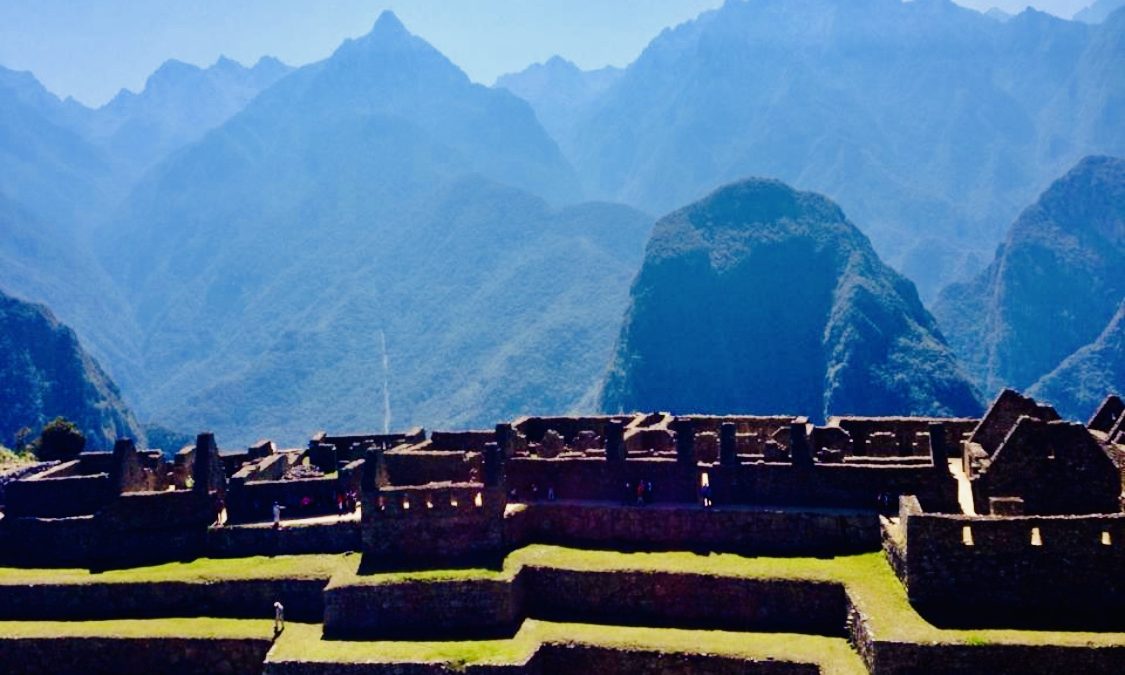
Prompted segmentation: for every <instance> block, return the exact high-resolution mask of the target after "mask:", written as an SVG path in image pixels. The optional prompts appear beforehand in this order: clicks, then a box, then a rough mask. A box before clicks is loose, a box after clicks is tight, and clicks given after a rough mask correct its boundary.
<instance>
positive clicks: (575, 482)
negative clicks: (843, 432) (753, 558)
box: [505, 457, 959, 512]
mask: <svg viewBox="0 0 1125 675" xmlns="http://www.w3.org/2000/svg"><path fill="white" fill-rule="evenodd" d="M505 471H506V474H507V483H506V484H507V487H508V488H509V489H515V490H516V494H517V498H518V499H526V498H527V497H528V496H529V495H530V494H531V493H532V487H533V486H535V487H537V488H538V491H539V494H541V495H544V494H545V493H546V491H547V489H548V488H554V490H555V493H556V495H558V497H559V498H560V499H577V500H595V501H624V500H625V499H626V487H625V486H626V483H629V484H631V485H636V483H637V481H638V480H644V481H647V482H651V483H652V484H653V488H654V499H655V501H657V502H674V503H694V502H696V501H697V500H698V499H699V486H700V483H701V477H702V474H703V473H707V475H708V480H709V483H710V485H711V492H712V497H713V499H714V501H715V503H716V504H720V505H722V504H751V505H756V504H765V505H775V506H803V507H808V506H812V507H816V506H823V507H837V508H875V507H876V506H877V505H878V501H879V495H881V494H884V493H887V494H891V495H893V496H898V495H904V494H910V495H916V496H917V497H918V499H919V500H920V501H921V502H922V504H923V505H925V506H926V508H927V510H930V511H943V512H944V511H956V510H959V509H958V508H957V484H956V481H955V480H954V479H953V477H952V476H951V475H949V472H948V471H944V472H939V471H935V470H934V468H933V467H932V466H930V465H928V464H927V465H918V464H917V463H908V464H897V465H894V464H883V463H877V464H858V463H848V464H817V465H815V466H813V467H810V468H804V467H799V466H794V465H792V464H789V463H767V462H754V463H748V464H742V465H740V466H737V467H724V466H718V465H712V466H707V465H696V464H694V463H693V464H688V465H684V464H681V463H678V462H676V461H675V460H674V459H630V460H629V461H626V462H623V463H619V464H614V463H610V462H606V461H605V460H604V459H594V458H556V459H540V458H529V457H517V458H513V459H511V460H509V461H508V462H506V464H505Z"/></svg>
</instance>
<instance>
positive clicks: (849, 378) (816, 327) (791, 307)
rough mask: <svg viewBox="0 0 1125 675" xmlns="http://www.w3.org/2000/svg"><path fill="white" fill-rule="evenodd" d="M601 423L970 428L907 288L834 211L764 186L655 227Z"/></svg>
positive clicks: (718, 195)
mask: <svg viewBox="0 0 1125 675" xmlns="http://www.w3.org/2000/svg"><path fill="white" fill-rule="evenodd" d="M600 405H601V407H602V409H603V410H606V411H610V412H614V411H618V410H637V409H639V410H657V409H658V410H671V411H672V412H678V413H688V412H698V413H706V412H714V413H759V414H767V413H778V412H787V413H795V414H808V415H810V416H811V417H814V418H819V419H824V418H825V417H826V416H827V415H829V414H939V415H972V414H976V413H978V412H979V411H980V403H979V401H978V400H977V395H976V392H975V391H974V390H973V388H972V386H971V385H970V384H969V383H968V382H967V380H966V379H965V378H964V376H963V375H962V374H961V371H960V368H959V367H958V365H957V363H956V361H955V359H954V357H953V355H952V353H951V351H950V350H949V348H948V347H947V346H946V344H945V342H944V340H943V339H942V337H941V334H940V332H939V331H938V329H937V326H936V323H935V322H934V320H933V318H932V317H931V316H930V315H929V313H928V312H927V311H926V310H925V308H924V307H923V306H922V304H921V302H920V301H919V299H918V295H917V292H916V291H915V289H914V286H913V284H911V283H910V282H909V281H908V280H906V279H904V278H903V277H901V276H900V275H898V274H897V273H896V272H894V271H893V270H891V269H890V268H889V267H887V266H886V265H884V264H883V263H882V262H881V261H880V260H879V258H878V256H877V255H876V254H875V252H874V250H873V249H872V248H871V244H870V242H869V241H868V240H867V238H866V237H864V236H863V234H861V233H860V232H859V230H858V229H856V227H855V226H854V225H852V223H851V222H850V221H848V220H847V218H846V217H845V216H844V214H843V212H842V211H841V210H840V208H839V207H838V206H836V205H835V204H833V203H832V202H831V201H829V200H828V199H825V198H824V197H822V196H820V195H816V194H813V193H808V192H796V191H794V190H793V189H791V188H789V187H788V186H786V185H784V184H782V183H780V182H778V181H770V180H751V181H745V182H741V183H736V184H733V185H730V186H727V187H724V188H721V189H719V190H717V191H716V192H714V193H712V194H711V195H710V196H708V197H707V198H706V199H704V200H702V201H700V202H697V203H695V204H692V205H689V206H687V207H684V208H683V209H680V210H678V211H676V212H674V213H672V214H670V215H668V216H666V217H665V218H663V219H662V220H660V221H659V222H658V223H657V225H656V228H655V230H654V232H653V235H652V238H651V239H650V241H649V244H648V247H647V249H646V253H645V261H644V263H643V265H642V267H641V271H640V273H639V275H638V276H637V279H636V281H635V282H634V284H633V288H632V290H631V305H630V307H629V310H628V313H627V314H626V318H625V323H624V326H623V327H622V330H621V334H620V337H619V338H618V344H617V348H616V356H615V358H614V361H613V362H612V364H611V367H610V371H609V375H608V376H607V379H606V382H605V385H604V388H603V391H602V394H601V401H600Z"/></svg>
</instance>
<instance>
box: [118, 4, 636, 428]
mask: <svg viewBox="0 0 1125 675" xmlns="http://www.w3.org/2000/svg"><path fill="white" fill-rule="evenodd" d="M577 193H578V183H577V179H576V177H575V175H574V173H573V171H572V169H571V168H570V166H569V165H568V164H567V163H566V161H565V160H564V159H563V157H562V155H561V153H560V152H559V150H558V148H557V146H556V145H555V143H554V142H553V141H552V140H551V138H550V136H549V135H548V134H547V133H546V132H545V131H544V130H543V129H542V127H541V126H540V125H539V124H538V122H537V121H536V118H535V115H534V113H533V112H532V110H531V109H530V107H529V106H528V105H527V104H526V103H525V102H524V101H522V100H521V99H519V98H517V97H516V96H514V95H512V94H511V93H509V92H507V91H505V90H501V89H490V88H487V87H483V86H481V85H477V84H473V83H472V82H471V81H470V80H469V78H468V77H467V76H466V75H465V74H464V73H463V72H462V71H461V70H460V69H459V68H457V67H456V66H455V65H453V64H452V63H450V62H449V61H448V60H447V59H446V58H445V57H444V56H442V55H441V54H440V53H439V52H438V51H437V50H435V49H434V48H433V47H431V46H430V45H429V44H427V43H426V42H424V41H423V40H421V39H420V38H418V37H416V36H414V35H412V34H410V33H409V32H408V31H407V30H406V29H405V27H403V26H402V24H401V23H400V22H399V21H398V19H397V18H396V17H395V16H394V15H393V14H390V13H384V14H383V15H382V16H381V17H380V18H379V20H378V21H377V22H376V24H375V26H374V28H373V29H372V31H371V32H370V33H369V34H368V35H366V36H364V37H362V38H359V39H356V40H351V41H349V42H347V43H345V44H344V45H342V46H341V47H340V48H339V49H338V50H337V51H336V52H335V53H334V54H333V55H332V56H330V57H329V58H328V59H326V60H324V61H322V62H318V63H315V64H312V65H309V66H306V67H304V68H301V69H298V70H296V71H294V72H293V73H291V74H289V75H288V76H286V77H285V78H284V79H283V80H282V81H280V82H278V83H277V84H276V85H274V86H273V87H271V88H270V89H268V90H267V91H265V92H263V93H262V94H261V95H259V96H258V97H257V98H255V99H254V100H253V101H252V102H251V103H250V104H249V105H248V106H247V107H246V108H245V109H243V110H242V111H241V112H239V113H238V114H237V115H235V116H234V117H232V118H231V119H230V120H228V121H227V122H226V123H224V124H223V125H221V126H220V127H218V128H217V129H215V130H213V131H211V132H210V133H209V134H208V135H207V136H206V137H205V138H204V139H203V140H201V141H200V142H198V143H196V144H193V145H191V146H189V147H188V148H186V149H184V150H182V151H181V152H179V153H177V154H176V155H175V156H173V157H171V158H169V159H168V160H166V161H165V162H164V163H163V164H161V165H160V166H159V167H157V168H156V169H155V170H153V171H152V172H150V173H149V174H148V175H147V176H146V177H145V179H144V180H143V181H141V183H139V184H138V185H137V187H136V188H135V189H134V191H133V193H132V194H131V195H130V197H129V199H128V200H127V201H126V202H125V204H124V206H123V207H122V209H121V210H120V211H119V212H117V214H116V215H115V217H114V218H112V219H111V220H110V222H109V223H108V224H107V226H106V229H105V230H104V233H103V236H102V239H101V247H100V249H99V251H100V255H101V256H102V259H103V260H104V261H105V263H106V268H107V269H109V270H110V272H111V274H113V275H114V277H115V280H116V282H117V283H118V284H119V286H120V287H121V288H125V289H130V290H129V291H127V298H128V302H129V305H130V306H131V307H132V308H133V316H134V319H135V321H136V324H137V327H138V331H139V334H140V335H141V336H143V337H142V339H141V342H140V344H139V350H138V351H139V355H138V364H139V367H138V368H137V369H136V371H135V375H132V376H131V377H130V380H129V381H130V382H131V383H132V386H133V390H134V391H135V392H137V395H138V398H139V399H140V400H141V401H142V404H141V405H140V406H139V408H140V410H141V411H142V412H143V413H144V414H146V415H149V416H151V417H155V418H159V419H161V420H162V421H164V422H165V423H167V424H171V425H173V426H176V425H180V426H187V425H191V424H198V420H201V419H202V420H207V421H208V423H209V424H210V425H211V426H213V427H214V428H215V431H216V432H218V433H220V435H221V437H223V438H225V439H228V440H230V441H232V442H236V443H239V442H249V441H252V440H254V439H255V438H257V437H258V435H260V434H261V432H262V431H261V430H262V429H269V430H272V431H273V432H275V433H277V434H278V435H279V436H280V437H281V438H284V439H286V440H290V441H292V440H299V439H301V438H303V437H307V434H309V433H311V432H313V431H315V430H316V427H314V426H313V425H324V426H327V427H330V428H334V429H339V428H342V427H347V428H357V427H363V428H370V427H373V426H376V427H377V426H380V425H381V424H383V423H384V422H385V421H386V420H385V417H386V415H385V412H384V406H383V390H384V386H386V387H387V389H388V395H389V399H390V405H391V409H392V412H391V414H392V416H393V418H392V419H393V422H394V424H396V425H411V424H415V423H427V424H432V423H435V422H436V423H442V424H453V425H480V424H489V423H492V422H494V420H495V419H498V418H501V417H505V416H511V415H512V414H513V413H516V412H523V411H530V410H532V409H548V410H558V411H560V412H561V411H564V410H567V409H568V408H569V407H570V406H571V405H573V404H574V402H576V401H577V400H578V399H579V398H581V397H582V396H583V395H585V394H586V393H587V391H588V390H589V388H590V387H591V386H592V384H593V382H595V381H596V378H597V373H598V371H599V370H600V369H601V368H602V367H603V366H604V363H605V361H606V360H607V359H608V355H609V350H610V348H611V346H612V341H613V335H614V333H615V332H616V329H617V326H616V322H617V320H618V318H619V317H620V314H621V312H622V311H623V308H624V303H625V297H626V292H627V288H628V283H629V279H630V276H631V274H632V271H633V270H635V269H636V265H637V262H638V260H639V257H640V253H641V249H642V246H643V242H644V238H645V236H646V235H647V232H648V228H649V225H650V221H649V219H648V218H647V217H646V216H644V215H643V214H640V213H638V212H637V211H635V210H633V209H630V208H628V207H623V206H616V205H607V204H577V205H573V202H574V201H575V198H576V196H577ZM564 203H571V204H572V205H570V206H565V207H563V206H557V205H559V204H564ZM591 298H597V301H596V302H591V301H590V300H591ZM384 342H385V344H386V350H387V351H386V358H387V362H388V364H387V365H386V367H385V366H384V354H383V344H384ZM384 380H386V384H385V385H384Z"/></svg>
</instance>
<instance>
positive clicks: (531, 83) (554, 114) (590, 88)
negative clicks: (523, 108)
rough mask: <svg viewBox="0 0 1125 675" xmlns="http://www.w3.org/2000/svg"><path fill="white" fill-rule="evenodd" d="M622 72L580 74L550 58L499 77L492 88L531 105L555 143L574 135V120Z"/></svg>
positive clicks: (610, 69)
mask: <svg viewBox="0 0 1125 675" xmlns="http://www.w3.org/2000/svg"><path fill="white" fill-rule="evenodd" d="M623 72H624V71H623V70H622V69H620V68H615V67H613V66H606V67H604V68H599V69H597V70H581V69H579V68H578V66H576V65H574V64H573V63H571V62H570V61H567V60H566V59H564V58H562V57H560V56H553V57H551V58H550V59H548V60H547V61H546V62H544V63H535V64H532V65H530V66H528V67H527V68H525V69H523V70H521V71H520V72H518V73H509V74H507V75H501V76H500V77H499V78H497V80H496V84H495V85H494V86H495V87H498V88H503V89H507V90H508V91H511V92H512V93H513V94H515V95H516V96H519V97H520V98H522V99H524V100H525V101H527V102H528V103H529V104H531V107H532V108H533V109H534V110H535V115H536V116H537V117H538V118H539V121H540V122H541V123H542V124H543V128H545V129H546V130H547V131H548V132H549V133H550V134H551V136H552V137H553V138H555V139H556V140H558V139H567V138H570V137H571V136H573V135H574V128H573V127H574V124H575V123H576V121H577V119H578V118H579V117H581V116H582V115H583V114H584V113H585V112H586V110H587V109H588V108H589V107H590V106H591V105H592V104H593V103H594V102H595V101H596V100H597V98H598V96H600V95H601V94H602V93H603V92H605V91H606V90H607V89H609V88H610V87H611V86H613V84H614V83H616V82H617V81H618V80H619V79H621V75H622V74H623Z"/></svg>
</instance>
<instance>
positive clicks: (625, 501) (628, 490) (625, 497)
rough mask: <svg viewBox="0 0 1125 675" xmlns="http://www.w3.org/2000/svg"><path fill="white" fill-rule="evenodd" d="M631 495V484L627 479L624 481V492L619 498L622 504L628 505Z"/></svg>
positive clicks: (631, 499)
mask: <svg viewBox="0 0 1125 675" xmlns="http://www.w3.org/2000/svg"><path fill="white" fill-rule="evenodd" d="M633 495H634V493H633V484H632V483H631V482H629V481H625V492H624V494H623V495H622V499H621V504H622V506H628V505H629V502H631V501H633Z"/></svg>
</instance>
